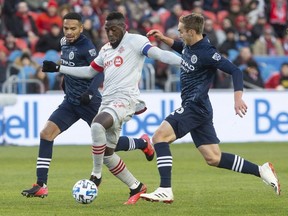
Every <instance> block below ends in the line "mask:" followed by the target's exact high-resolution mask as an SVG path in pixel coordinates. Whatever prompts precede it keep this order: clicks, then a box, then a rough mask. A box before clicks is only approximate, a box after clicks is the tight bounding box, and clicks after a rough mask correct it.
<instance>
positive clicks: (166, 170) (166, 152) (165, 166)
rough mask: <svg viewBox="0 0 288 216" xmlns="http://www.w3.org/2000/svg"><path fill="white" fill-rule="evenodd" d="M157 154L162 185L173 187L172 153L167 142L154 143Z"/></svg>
mask: <svg viewBox="0 0 288 216" xmlns="http://www.w3.org/2000/svg"><path fill="white" fill-rule="evenodd" d="M154 148H155V152H156V154H157V167H158V171H159V174H160V187H171V172H172V155H171V151H170V146H169V144H168V143H167V142H161V143H156V144H155V145H154Z"/></svg>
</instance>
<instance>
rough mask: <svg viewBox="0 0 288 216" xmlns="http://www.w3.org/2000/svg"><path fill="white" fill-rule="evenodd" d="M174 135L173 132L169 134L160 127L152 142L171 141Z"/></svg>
mask: <svg viewBox="0 0 288 216" xmlns="http://www.w3.org/2000/svg"><path fill="white" fill-rule="evenodd" d="M171 141H173V140H172V137H171V134H167V133H166V131H165V130H163V129H161V128H158V129H157V130H156V131H155V133H154V135H153V136H152V143H154V144H155V143H159V142H171Z"/></svg>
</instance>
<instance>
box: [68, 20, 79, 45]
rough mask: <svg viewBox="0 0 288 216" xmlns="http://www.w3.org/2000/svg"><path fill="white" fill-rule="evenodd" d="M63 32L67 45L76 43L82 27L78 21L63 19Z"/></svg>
mask: <svg viewBox="0 0 288 216" xmlns="http://www.w3.org/2000/svg"><path fill="white" fill-rule="evenodd" d="M63 32H64V36H65V38H66V40H67V41H68V42H69V43H73V42H74V41H76V40H77V39H78V38H79V36H80V34H81V33H82V32H83V25H82V23H81V22H79V21H78V20H73V19H64V21H63Z"/></svg>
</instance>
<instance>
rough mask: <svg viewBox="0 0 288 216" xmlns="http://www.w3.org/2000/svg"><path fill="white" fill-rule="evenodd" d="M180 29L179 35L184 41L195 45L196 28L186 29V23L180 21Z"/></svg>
mask: <svg viewBox="0 0 288 216" xmlns="http://www.w3.org/2000/svg"><path fill="white" fill-rule="evenodd" d="M178 31H179V36H180V38H181V39H182V40H183V42H184V43H185V44H186V45H193V44H194V42H193V41H194V32H195V31H194V30H192V29H189V30H187V29H185V28H184V24H183V23H181V22H179V24H178Z"/></svg>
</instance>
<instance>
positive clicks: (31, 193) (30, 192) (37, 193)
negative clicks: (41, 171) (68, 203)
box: [21, 184, 48, 198]
mask: <svg viewBox="0 0 288 216" xmlns="http://www.w3.org/2000/svg"><path fill="white" fill-rule="evenodd" d="M21 194H22V195H23V196H26V197H40V198H44V197H46V196H48V187H47V186H46V185H45V184H43V186H42V187H41V186H40V185H38V184H33V186H32V188H30V189H27V190H23V191H22V192H21Z"/></svg>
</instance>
